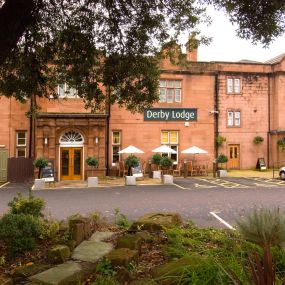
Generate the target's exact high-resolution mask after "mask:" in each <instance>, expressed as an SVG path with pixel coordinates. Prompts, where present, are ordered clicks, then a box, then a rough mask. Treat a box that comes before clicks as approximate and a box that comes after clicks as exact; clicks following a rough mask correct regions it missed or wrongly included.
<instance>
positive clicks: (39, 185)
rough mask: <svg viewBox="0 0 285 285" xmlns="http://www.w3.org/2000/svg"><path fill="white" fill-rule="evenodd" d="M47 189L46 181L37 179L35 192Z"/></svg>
mask: <svg viewBox="0 0 285 285" xmlns="http://www.w3.org/2000/svg"><path fill="white" fill-rule="evenodd" d="M41 189H45V180H44V179H35V183H34V187H33V190H41Z"/></svg>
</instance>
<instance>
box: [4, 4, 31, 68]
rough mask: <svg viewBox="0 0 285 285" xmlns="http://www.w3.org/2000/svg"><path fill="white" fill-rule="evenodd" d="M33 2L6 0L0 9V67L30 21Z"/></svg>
mask: <svg viewBox="0 0 285 285" xmlns="http://www.w3.org/2000/svg"><path fill="white" fill-rule="evenodd" d="M34 8H35V3H34V1H33V0H6V1H5V3H4V4H3V6H2V7H1V9H0V65H1V64H2V63H3V62H4V61H5V59H6V58H7V56H8V55H9V52H10V51H11V50H12V49H13V48H14V47H16V45H17V43H18V41H19V39H20V38H21V36H22V35H23V33H24V31H25V30H26V28H27V26H28V25H29V24H30V23H31V21H32V11H33V9H34Z"/></svg>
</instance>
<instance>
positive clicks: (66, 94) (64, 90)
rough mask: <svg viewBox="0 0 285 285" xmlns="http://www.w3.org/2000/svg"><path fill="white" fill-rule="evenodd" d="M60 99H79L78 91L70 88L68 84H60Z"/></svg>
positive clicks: (58, 88)
mask: <svg viewBox="0 0 285 285" xmlns="http://www.w3.org/2000/svg"><path fill="white" fill-rule="evenodd" d="M57 94H58V98H78V94H77V90H76V89H74V88H71V87H69V86H68V85H67V84H66V83H62V84H58V87H57Z"/></svg>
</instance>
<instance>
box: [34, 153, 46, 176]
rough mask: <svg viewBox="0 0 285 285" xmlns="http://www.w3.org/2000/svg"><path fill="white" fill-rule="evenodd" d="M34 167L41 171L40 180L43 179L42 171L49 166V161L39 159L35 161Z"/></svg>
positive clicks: (42, 158)
mask: <svg viewBox="0 0 285 285" xmlns="http://www.w3.org/2000/svg"><path fill="white" fill-rule="evenodd" d="M34 166H35V167H36V168H38V169H39V173H38V179H40V178H41V173H42V169H43V168H44V167H46V166H48V161H47V159H45V158H44V157H39V158H37V159H36V160H34Z"/></svg>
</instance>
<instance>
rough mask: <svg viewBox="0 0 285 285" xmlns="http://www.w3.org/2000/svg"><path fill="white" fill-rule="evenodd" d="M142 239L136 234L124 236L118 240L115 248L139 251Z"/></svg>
mask: <svg viewBox="0 0 285 285" xmlns="http://www.w3.org/2000/svg"><path fill="white" fill-rule="evenodd" d="M142 242H143V238H142V237H141V236H139V235H136V234H125V235H123V236H121V237H119V238H118V240H117V246H116V248H129V249H135V250H138V251H140V249H141V245H142Z"/></svg>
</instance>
